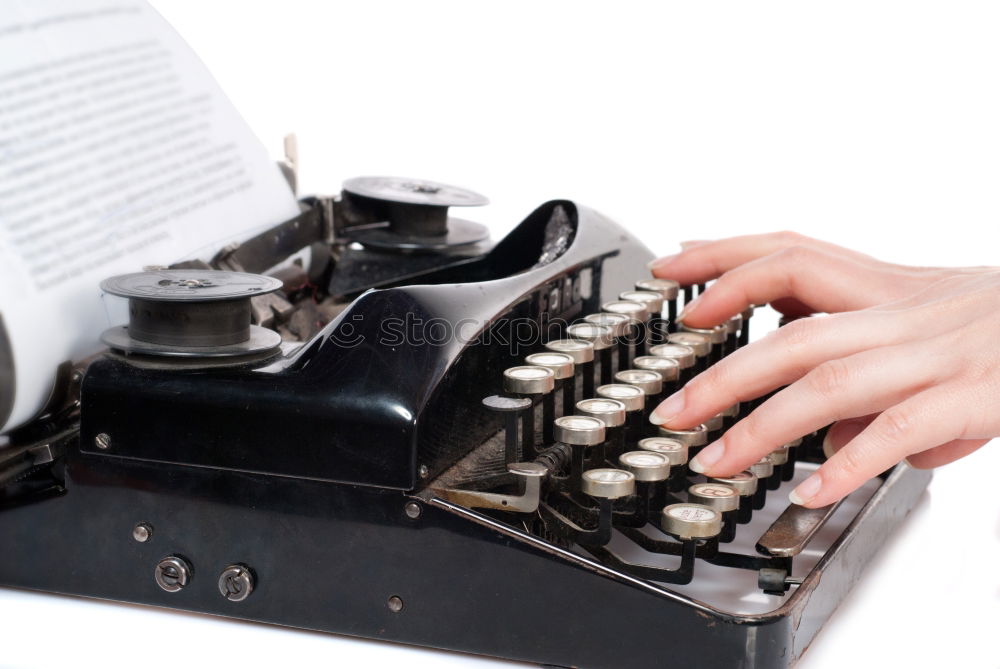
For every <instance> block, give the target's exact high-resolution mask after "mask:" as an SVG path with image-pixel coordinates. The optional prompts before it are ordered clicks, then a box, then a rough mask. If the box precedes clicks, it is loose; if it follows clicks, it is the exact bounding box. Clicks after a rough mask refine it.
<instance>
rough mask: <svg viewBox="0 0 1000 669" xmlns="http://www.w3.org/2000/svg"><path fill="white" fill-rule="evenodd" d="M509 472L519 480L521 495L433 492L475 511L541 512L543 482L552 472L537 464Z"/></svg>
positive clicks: (513, 466)
mask: <svg viewBox="0 0 1000 669" xmlns="http://www.w3.org/2000/svg"><path fill="white" fill-rule="evenodd" d="M507 471H509V472H510V473H511V474H513V475H514V476H516V477H517V479H518V482H519V485H518V488H519V489H520V490H521V492H520V493H519V494H517V495H501V494H499V493H492V492H480V491H478V490H458V489H455V488H432V489H431V490H432V491H433V492H434V494H435V495H437V496H438V497H440V498H441V499H444V500H447V501H449V502H452V503H454V504H461V505H462V506H466V507H469V508H473V509H497V510H500V511H517V512H519V513H533V512H535V511H537V510H538V502H539V500H540V499H541V496H542V479H543V478H545V477H546V476H548V473H549V470H548V469H546V468H545V466H544V465H541V464H539V463H537V462H512V463H511V464H509V465H507Z"/></svg>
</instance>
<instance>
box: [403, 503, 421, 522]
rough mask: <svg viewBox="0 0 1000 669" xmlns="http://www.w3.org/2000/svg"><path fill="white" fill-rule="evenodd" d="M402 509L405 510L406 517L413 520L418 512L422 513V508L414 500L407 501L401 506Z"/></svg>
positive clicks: (417, 515)
mask: <svg viewBox="0 0 1000 669" xmlns="http://www.w3.org/2000/svg"><path fill="white" fill-rule="evenodd" d="M403 511H405V512H406V515H407V517H408V518H412V519H413V520H416V519H417V518H419V517H420V514H421V513H423V509H422V508H421V506H420V505H419V504H418V503H416V502H407V503H406V505H405V506H404V507H403Z"/></svg>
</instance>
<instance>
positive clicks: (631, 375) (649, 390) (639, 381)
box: [615, 369, 663, 395]
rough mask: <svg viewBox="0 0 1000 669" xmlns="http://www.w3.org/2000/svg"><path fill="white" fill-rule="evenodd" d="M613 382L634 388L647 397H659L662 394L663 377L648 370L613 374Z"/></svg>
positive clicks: (630, 370) (625, 370)
mask: <svg viewBox="0 0 1000 669" xmlns="http://www.w3.org/2000/svg"><path fill="white" fill-rule="evenodd" d="M615 381H617V382H618V383H624V384H626V385H630V386H635V387H636V388H639V389H640V390H642V392H644V393H646V394H647V395H659V394H660V393H662V392H663V377H662V376H660V375H659V373H658V372H654V371H651V370H648V369H623V370H622V371H620V372H615Z"/></svg>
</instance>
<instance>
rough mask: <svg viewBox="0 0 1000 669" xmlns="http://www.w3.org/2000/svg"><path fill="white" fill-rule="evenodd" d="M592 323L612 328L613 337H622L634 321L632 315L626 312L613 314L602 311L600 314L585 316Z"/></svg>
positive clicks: (584, 318)
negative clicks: (627, 314)
mask: <svg viewBox="0 0 1000 669" xmlns="http://www.w3.org/2000/svg"><path fill="white" fill-rule="evenodd" d="M583 320H585V321H587V322H588V323H590V324H591V325H601V326H603V327H606V328H608V329H609V330H611V336H612V337H621V336H622V335H624V334H625V333H626V332H628V326H629V324H630V323H631V322H632V318H631V317H630V316H626V315H625V314H613V313H608V312H601V313H599V314H589V315H587V316H584V317H583Z"/></svg>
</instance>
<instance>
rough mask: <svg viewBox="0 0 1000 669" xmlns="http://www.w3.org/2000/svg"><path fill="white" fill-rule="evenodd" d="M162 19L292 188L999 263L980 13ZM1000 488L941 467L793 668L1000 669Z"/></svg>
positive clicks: (107, 650)
mask: <svg viewBox="0 0 1000 669" xmlns="http://www.w3.org/2000/svg"><path fill="white" fill-rule="evenodd" d="M154 5H155V6H156V7H157V8H158V9H159V10H160V11H161V12H162V13H163V14H164V15H165V16H166V18H167V19H168V20H170V21H171V22H172V23H173V24H174V25H175V27H176V28H177V29H178V30H179V31H180V32H181V34H182V35H183V36H184V37H185V38H187V40H188V41H189V42H190V43H191V45H192V46H193V47H194V48H195V49H196V51H197V52H198V53H199V54H200V55H201V56H202V58H203V59H204V60H205V61H206V63H207V65H208V67H209V68H210V69H211V70H212V71H213V72H214V73H215V75H216V76H217V77H218V79H219V80H220V82H221V84H222V85H223V87H224V88H225V90H226V91H227V92H228V93H229V95H230V96H231V98H232V99H233V102H234V103H235V104H236V106H237V108H238V109H240V110H241V111H242V113H243V114H244V116H245V117H246V119H247V120H248V121H249V123H250V124H251V126H252V127H253V128H254V130H255V131H256V132H257V133H258V135H259V136H260V137H261V138H262V139H263V140H264V141H265V142H266V143H267V144H268V146H269V148H270V149H271V150H272V151H273V152H274V153H275V155H276V156H277V154H278V153H279V152H280V146H281V137H282V135H283V134H284V133H286V132H289V131H295V132H296V133H297V134H298V137H299V142H300V147H301V153H302V160H301V166H302V173H301V181H302V185H303V191H304V192H334V191H336V190H337V188H338V185H339V183H340V182H341V181H342V180H343V179H344V178H347V177H349V176H354V175H358V174H400V175H412V176H422V177H427V178H431V179H437V180H441V181H446V182H453V183H457V184H460V185H466V186H469V187H473V188H475V189H477V190H479V191H481V192H484V193H486V194H487V195H489V196H490V197H491V198H492V200H493V204H492V205H490V206H489V207H487V208H485V209H483V210H480V211H477V212H475V213H474V215H472V216H470V218H474V219H476V220H480V221H483V222H486V223H489V224H490V225H491V226H492V227H493V229H494V233H495V235H496V236H499V235H500V234H502V232H503V231H504V230H506V229H507V228H509V227H511V226H512V225H513V224H514V223H515V222H517V221H518V220H519V219H520V218H521V217H523V216H524V215H525V214H526V213H527V212H529V211H530V210H531V209H533V208H534V207H535V206H537V205H538V204H540V203H541V202H543V201H545V200H547V199H552V198H573V199H577V200H579V201H581V202H583V203H586V204H589V205H591V206H593V207H596V208H598V209H600V210H603V211H604V212H605V213H607V214H610V215H612V216H613V217H615V218H616V219H618V220H619V221H620V222H622V223H623V224H625V225H626V226H628V227H630V228H631V229H633V230H634V231H636V233H638V234H639V235H640V236H641V237H642V238H643V239H645V240H646V241H647V243H648V244H649V245H650V246H651V247H652V248H654V249H656V250H657V251H658V252H661V253H670V252H673V251H674V250H676V243H677V242H678V241H680V240H684V239H692V238H715V237H722V236H726V235H731V234H740V233H748V232H754V231H767V230H776V229H781V228H790V229H794V230H798V231H801V232H804V233H806V234H810V235H814V236H818V237H822V238H825V239H828V240H831V241H834V242H838V243H841V244H844V245H847V246H853V247H856V248H859V249H862V250H865V251H867V252H870V253H872V254H874V255H877V256H880V257H884V258H886V259H893V260H897V261H902V262H909V263H918V264H965V265H967V264H1000V258H998V256H1000V250H998V241H1000V232H998V230H1000V225H998V221H1000V198H998V183H1000V122H998V119H1000V87H998V84H997V82H998V74H1000V71H998V70H1000V39H998V38H997V34H998V31H1000V9H998V7H997V5H995V4H993V3H987V2H983V3H975V2H948V3H944V2H940V3H930V2H916V1H912V0H911V1H908V2H838V3H803V2H787V3H775V2H763V3H736V2H733V3H728V2H713V3H704V2H703V3H648V4H642V3H601V4H585V3H578V2H573V3H569V2H547V3H541V2H506V3H503V4H499V3H489V4H487V3H469V2H464V3H462V2H454V3H443V2H419V3H417V2H398V3H395V2H371V1H368V2H352V3H319V2H308V3H307V2H292V1H289V0H285V1H283V2H280V3H268V4H267V5H264V4H262V3H247V2H213V3H208V2H205V1H204V0H202V1H199V2H180V1H168V0H159V1H155V2H154ZM998 472H1000V448H998V447H997V446H996V444H992V445H990V446H988V447H986V448H985V449H983V450H981V451H979V452H978V453H976V454H974V455H972V456H970V457H968V458H966V459H965V460H963V461H961V462H959V463H956V464H954V465H950V466H948V467H945V468H943V469H942V470H940V471H939V472H938V474H937V476H936V478H935V480H934V482H933V484H932V486H931V489H930V493H929V494H928V495H927V496H926V497H925V498H924V499H923V501H922V502H921V504H920V505H919V507H918V508H917V510H916V512H915V513H914V514H913V515H912V516H911V517H910V519H909V520H908V521H907V522H906V523H905V524H904V525H903V527H901V528H900V530H899V532H898V533H897V534H896V535H895V536H894V537H893V538H892V539H891V540H890V542H889V544H888V546H887V548H886V549H885V550H884V551H883V552H882V553H881V554H880V556H879V557H878V559H877V560H875V561H874V562H873V563H872V564H870V565H869V568H868V570H867V573H866V576H865V578H864V580H863V582H862V583H861V584H860V585H859V586H858V587H857V588H856V589H855V590H854V591H853V592H852V594H851V595H850V597H849V599H848V600H847V602H846V604H845V605H844V606H843V607H841V609H840V610H839V611H838V613H837V614H836V615H835V616H834V618H833V619H832V620H831V622H830V623H829V625H828V626H827V628H826V629H825V630H824V631H823V632H822V633H821V634H820V636H819V637H818V638H817V640H816V642H815V643H814V644H813V647H812V648H811V649H810V651H809V652H808V653H807V654H806V656H805V658H804V660H803V661H802V662H801V663H800V665H799V666H800V667H802V669H821V668H822V669H841V668H842V667H844V666H875V663H876V661H882V662H884V663H890V662H891V663H892V664H893V665H894V666H905V667H918V668H919V667H940V666H954V667H963V669H964V668H966V667H969V668H973V667H994V668H995V667H1000V651H998V650H997V649H998V642H997V632H998V631H1000V576H998V565H1000V486H998V485H997V484H996V476H997V473H998ZM609 615H618V613H616V612H609ZM456 624H461V621H456ZM0 629H2V630H3V635H2V641H0V643H2V652H0V665H5V664H9V665H11V666H43V665H49V666H54V665H56V664H68V663H70V662H72V663H74V664H79V663H84V664H88V665H89V666H98V665H100V666H106V667H112V666H114V667H117V666H135V665H144V666H164V665H177V664H179V663H183V664H187V665H190V664H191V663H195V664H196V665H197V666H205V663H211V662H216V663H217V664H218V665H219V666H234V665H236V664H237V663H238V664H240V665H242V666H245V667H257V666H275V665H285V666H297V665H304V664H306V663H308V664H310V665H311V666H329V667H352V666H370V667H379V666H387V665H389V664H390V662H391V663H399V664H404V663H405V664H406V665H407V666H408V667H411V668H416V667H428V668H429V667H435V668H437V667H445V666H509V665H507V664H505V663H499V662H495V661H490V660H484V659H478V658H470V657H467V656H462V655H455V654H447V653H439V652H433V651H424V650H419V649H410V648H406V647H402V646H395V645H391V644H384V643H374V642H367V641H358V640H351V639H345V638H341V637H336V636H332V635H321V634H314V633H306V632H298V631H292V630H282V629H277V628H272V627H267V626H262V625H251V624H243V623H233V622H228V621H216V620H213V619H210V618H207V617H204V616H194V615H187V614H178V613H170V612H162V611H154V610H151V609H143V608H138V607H131V606H124V605H114V604H103V603H91V602H81V601H79V600H74V599H69V598H57V597H52V596H42V595H29V594H25V593H15V592H12V591H5V590H0ZM650 633H655V632H654V631H653V630H651V631H650ZM53 637H55V638H57V639H58V643H53ZM33 658H34V659H33Z"/></svg>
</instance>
